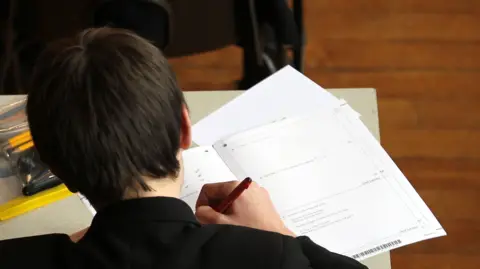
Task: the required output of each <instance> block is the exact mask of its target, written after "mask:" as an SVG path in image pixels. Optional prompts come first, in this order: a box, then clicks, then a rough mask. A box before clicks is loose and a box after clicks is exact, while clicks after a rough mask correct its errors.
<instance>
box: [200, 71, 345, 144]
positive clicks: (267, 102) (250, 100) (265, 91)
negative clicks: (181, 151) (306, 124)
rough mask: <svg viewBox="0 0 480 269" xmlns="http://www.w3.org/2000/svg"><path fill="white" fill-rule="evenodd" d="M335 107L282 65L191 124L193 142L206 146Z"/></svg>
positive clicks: (323, 92)
mask: <svg viewBox="0 0 480 269" xmlns="http://www.w3.org/2000/svg"><path fill="white" fill-rule="evenodd" d="M272 97H274V98H272ZM339 105H340V101H339V100H338V99H337V98H336V97H335V96H333V95H332V94H331V93H329V92H328V91H326V90H324V89H323V88H322V87H320V86H318V85H317V84H315V82H313V81H311V80H310V79H309V78H307V77H305V76H304V75H303V74H302V73H300V72H298V71H297V70H295V69H294V68H293V67H291V66H286V67H284V68H283V69H281V70H279V71H278V72H276V73H275V74H273V75H271V76H270V77H268V78H266V79H265V80H263V81H262V82H260V83H258V84H257V85H255V86H253V87H252V88H251V89H249V90H248V91H246V92H245V93H244V94H242V95H241V96H239V97H237V98H235V99H234V100H232V101H230V102H229V103H227V104H226V105H225V106H223V107H221V108H220V109H218V110H217V111H215V112H213V113H212V114H210V115H209V116H207V117H206V118H204V119H203V120H201V121H199V122H198V123H197V124H195V125H194V126H193V131H192V134H193V141H195V143H197V144H198V145H202V146H210V145H213V143H215V142H217V141H218V140H220V139H222V138H224V137H226V136H228V135H232V134H235V133H238V132H241V131H244V130H248V129H250V128H252V127H255V126H261V125H264V124H267V123H269V122H272V121H275V120H278V119H281V118H283V117H291V116H297V115H301V114H304V113H308V112H311V111H313V110H317V109H320V108H324V109H332V108H335V107H338V106H339Z"/></svg>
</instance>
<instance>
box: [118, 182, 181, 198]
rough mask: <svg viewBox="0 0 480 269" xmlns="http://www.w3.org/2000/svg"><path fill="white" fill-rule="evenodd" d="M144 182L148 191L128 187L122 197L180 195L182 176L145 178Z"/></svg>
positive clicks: (176, 196)
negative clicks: (148, 188)
mask: <svg viewBox="0 0 480 269" xmlns="http://www.w3.org/2000/svg"><path fill="white" fill-rule="evenodd" d="M144 180H145V182H146V183H147V185H148V186H149V187H150V189H151V190H150V191H144V190H142V189H140V188H137V190H133V189H129V190H127V191H126V192H125V196H124V199H136V198H146V197H174V198H179V197H180V191H181V188H182V184H183V178H180V177H177V178H173V177H168V178H147V177H144Z"/></svg>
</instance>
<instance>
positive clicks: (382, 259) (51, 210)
mask: <svg viewBox="0 0 480 269" xmlns="http://www.w3.org/2000/svg"><path fill="white" fill-rule="evenodd" d="M330 91H331V92H332V93H333V94H334V95H335V96H337V97H339V98H343V99H345V100H346V101H347V102H348V103H349V104H350V105H351V106H352V108H353V109H355V110H356V111H358V112H359V113H360V114H361V115H362V117H361V119H362V121H363V122H364V123H365V124H366V125H367V127H368V128H369V129H370V131H371V132H372V133H373V135H374V136H375V137H377V139H379V138H380V132H379V127H378V111H377V100H376V92H375V90H374V89H332V90H330ZM240 93H241V92H240V91H215V92H187V93H186V94H185V95H186V99H187V102H188V104H189V107H190V112H191V119H192V123H195V122H197V121H199V120H200V119H202V118H203V117H205V116H206V115H208V114H209V113H211V112H213V111H215V110H216V109H217V108H219V107H221V106H222V105H223V104H225V103H226V102H228V101H230V100H231V99H233V98H235V97H236V96H237V95H239V94H240ZM15 98H18V97H12V96H0V103H6V102H9V101H12V100H15ZM8 180H9V179H0V192H1V191H2V190H5V188H4V187H2V185H1V184H5V182H7V181H8ZM2 181H3V182H2ZM0 196H1V195H0ZM91 220H92V215H91V214H90V212H89V211H88V210H87V209H86V207H85V206H84V205H83V204H82V203H81V202H80V200H79V199H78V197H77V196H76V195H74V196H71V197H68V198H66V199H64V200H61V201H58V202H55V203H53V204H50V205H48V206H46V207H44V208H41V209H38V210H35V211H32V212H30V213H28V214H25V215H22V216H19V217H17V218H14V219H11V220H8V221H6V222H0V240H2V239H7V238H16V237H21V236H31V235H38V234H45V233H66V234H71V233H73V232H76V231H78V230H81V229H83V228H85V227H87V226H88V225H89V224H90V222H91ZM364 263H365V264H366V265H367V266H368V267H369V268H370V269H390V268H391V267H390V255H389V253H385V254H381V255H377V256H375V257H373V258H370V259H368V260H365V261H364Z"/></svg>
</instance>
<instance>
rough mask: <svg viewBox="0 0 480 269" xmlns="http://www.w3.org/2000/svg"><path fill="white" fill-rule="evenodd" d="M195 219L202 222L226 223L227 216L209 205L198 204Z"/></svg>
mask: <svg viewBox="0 0 480 269" xmlns="http://www.w3.org/2000/svg"><path fill="white" fill-rule="evenodd" d="M195 215H196V216H197V219H198V221H199V222H200V223H202V224H227V223H228V218H227V216H225V215H223V214H221V213H218V212H217V211H215V210H214V209H213V208H211V207H210V206H199V207H198V208H197V211H196V212H195Z"/></svg>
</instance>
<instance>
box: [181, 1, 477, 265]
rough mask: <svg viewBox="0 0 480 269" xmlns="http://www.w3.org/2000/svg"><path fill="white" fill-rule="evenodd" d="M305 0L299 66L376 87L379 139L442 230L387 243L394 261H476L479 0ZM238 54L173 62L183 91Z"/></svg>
mask: <svg viewBox="0 0 480 269" xmlns="http://www.w3.org/2000/svg"><path fill="white" fill-rule="evenodd" d="M304 1H305V6H306V7H305V13H306V25H307V34H308V36H307V39H308V46H307V57H306V74H307V75H308V76H309V77H310V78H312V79H314V80H315V81H316V82H317V83H319V84H320V85H322V86H324V87H326V88H332V87H375V88H376V89H377V90H378V97H379V111H380V124H381V136H382V144H383V146H384V147H385V148H386V149H387V151H388V152H389V153H390V154H391V156H392V157H393V159H394V160H395V161H396V163H397V164H398V165H399V166H400V168H401V169H402V170H403V171H404V173H405V174H406V176H407V177H408V178H409V179H410V180H411V182H412V184H413V185H414V187H415V188H416V189H417V190H418V192H419V193H420V195H421V196H422V197H423V199H424V200H425V201H426V203H427V204H428V205H429V207H430V208H431V209H432V210H433V212H434V213H435V215H436V216H437V217H438V219H439V220H440V222H441V223H442V224H443V226H444V228H445V229H446V231H447V233H448V236H447V237H443V238H440V239H434V240H430V241H427V242H423V243H418V244H415V245H412V246H408V247H404V248H401V249H399V250H395V251H393V253H392V266H393V268H394V269H409V268H412V269H413V268H416V269H419V268H422V269H423V268H432V269H447V268H449V269H450V268H455V269H467V268H472V269H474V268H475V269H478V268H480V142H479V141H480V86H479V83H480V0H304ZM240 56H241V55H240V51H239V50H238V49H236V48H227V49H224V50H221V51H217V52H213V53H208V54H204V55H200V56H193V57H186V58H181V59H175V60H172V63H173V66H174V69H175V71H176V72H177V74H178V77H179V80H180V82H181V85H182V87H183V88H184V89H185V90H199V89H219V90H221V89H229V88H232V87H233V85H234V84H233V82H234V81H235V80H236V79H239V78H240V76H241V74H240V72H241V66H240V59H241V58H240Z"/></svg>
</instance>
